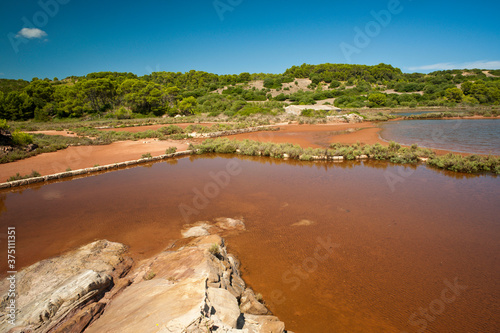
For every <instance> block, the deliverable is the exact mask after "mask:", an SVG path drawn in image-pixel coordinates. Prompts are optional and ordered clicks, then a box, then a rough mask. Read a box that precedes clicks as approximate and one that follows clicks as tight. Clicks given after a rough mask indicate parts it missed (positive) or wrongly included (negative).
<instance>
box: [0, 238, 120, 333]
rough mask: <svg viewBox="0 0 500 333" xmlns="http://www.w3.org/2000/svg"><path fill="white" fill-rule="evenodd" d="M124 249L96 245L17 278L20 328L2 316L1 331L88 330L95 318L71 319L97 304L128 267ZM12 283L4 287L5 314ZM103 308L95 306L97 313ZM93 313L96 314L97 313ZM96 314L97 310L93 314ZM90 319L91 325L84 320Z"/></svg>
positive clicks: (36, 266) (43, 263) (46, 262)
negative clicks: (66, 327)
mask: <svg viewBox="0 0 500 333" xmlns="http://www.w3.org/2000/svg"><path fill="white" fill-rule="evenodd" d="M125 250H126V247H125V246H124V245H122V244H118V243H112V242H109V241H106V240H102V241H96V242H94V243H91V244H88V245H86V246H83V247H81V248H79V249H77V250H75V251H71V252H69V253H66V254H64V255H62V256H60V257H56V258H53V259H47V260H43V261H40V262H38V263H36V264H34V265H31V266H29V267H27V268H25V269H23V270H22V271H21V272H19V273H18V274H17V275H16V282H17V293H18V294H17V298H16V304H17V309H16V321H15V324H16V327H17V328H14V327H12V325H10V324H8V323H7V322H6V321H5V320H3V319H4V318H0V319H1V322H0V331H2V332H6V331H7V330H8V329H11V328H13V329H20V330H24V331H30V330H32V331H34V332H48V331H51V330H52V329H55V327H56V326H58V327H62V326H63V325H64V322H70V321H74V322H75V324H74V326H75V327H76V326H81V327H85V326H86V325H87V324H88V323H89V322H90V320H92V319H93V317H94V316H95V315H96V313H94V314H93V315H92V316H87V317H85V316H83V315H82V316H80V319H79V320H77V319H75V318H73V316H74V315H75V314H77V313H78V312H79V311H80V310H81V309H82V308H84V307H86V306H88V305H89V304H91V303H94V302H97V301H99V299H100V298H102V296H103V295H104V293H105V292H106V291H107V289H108V288H109V287H110V286H111V285H112V283H113V280H114V279H115V278H117V277H118V276H120V275H121V274H122V273H123V271H127V270H128V268H130V265H128V268H127V265H125V266H120V263H121V262H123V258H122V256H121V255H122V254H123V252H125ZM6 282H8V281H6V280H4V281H2V283H1V284H0V294H2V295H5V296H3V298H2V302H1V305H0V309H1V313H2V314H5V313H6V311H5V309H6V306H7V304H8V302H9V298H8V296H7V291H8V289H9V285H8V283H6ZM98 308H100V309H101V310H102V307H97V308H95V309H98ZM95 309H94V310H95ZM94 312H95V311H94ZM85 320H88V321H85Z"/></svg>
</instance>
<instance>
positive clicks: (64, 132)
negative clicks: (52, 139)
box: [26, 131, 78, 138]
mask: <svg viewBox="0 0 500 333" xmlns="http://www.w3.org/2000/svg"><path fill="white" fill-rule="evenodd" d="M26 133H29V134H45V135H60V136H67V137H73V138H74V137H78V135H77V134H75V133H73V132H71V131H29V132H26Z"/></svg>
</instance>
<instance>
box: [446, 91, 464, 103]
mask: <svg viewBox="0 0 500 333" xmlns="http://www.w3.org/2000/svg"><path fill="white" fill-rule="evenodd" d="M445 96H446V98H447V99H448V100H449V101H451V102H455V103H460V102H462V99H463V97H464V93H463V92H462V90H460V89H458V88H448V89H446V92H445Z"/></svg>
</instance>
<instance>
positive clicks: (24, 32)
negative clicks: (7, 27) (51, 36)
mask: <svg viewBox="0 0 500 333" xmlns="http://www.w3.org/2000/svg"><path fill="white" fill-rule="evenodd" d="M45 36H47V33H46V32H45V31H43V30H40V29H37V28H22V29H21V30H19V32H18V33H17V35H16V37H17V38H19V37H24V38H28V39H33V38H39V39H41V38H43V37H45Z"/></svg>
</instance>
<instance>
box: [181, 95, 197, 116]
mask: <svg viewBox="0 0 500 333" xmlns="http://www.w3.org/2000/svg"><path fill="white" fill-rule="evenodd" d="M197 104H198V102H197V101H196V98H194V97H193V96H190V97H186V98H184V99H183V100H182V101H180V102H179V103H178V105H177V107H178V108H179V110H180V111H181V112H182V113H184V114H193V113H194V110H195V108H196V105H197Z"/></svg>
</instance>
